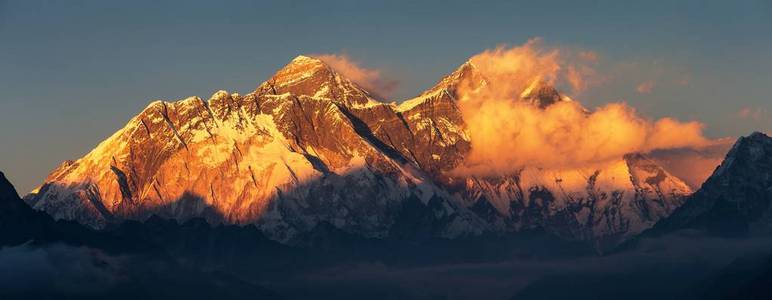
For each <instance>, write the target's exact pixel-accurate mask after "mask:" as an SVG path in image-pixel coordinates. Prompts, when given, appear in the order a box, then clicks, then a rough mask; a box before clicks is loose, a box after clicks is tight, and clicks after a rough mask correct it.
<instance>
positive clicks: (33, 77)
mask: <svg viewBox="0 0 772 300" xmlns="http://www.w3.org/2000/svg"><path fill="white" fill-rule="evenodd" d="M108 2H109V3H108ZM578 2H579V1H533V0H532V1H527V2H524V1H489V2H485V1H474V2H473V1H307V2H306V1H174V2H172V1H168V2H167V1H125V2H119V1H29V0H28V1H2V0H0V143H1V144H0V170H2V171H4V172H6V173H7V174H8V176H9V177H10V178H11V179H12V180H13V181H14V182H15V183H16V184H17V186H18V187H19V189H20V191H21V192H22V193H26V192H27V191H28V190H29V189H31V188H32V187H33V186H34V185H36V184H37V183H39V182H40V181H41V180H42V179H43V178H44V177H45V175H46V173H47V172H48V171H50V170H51V169H52V168H54V167H55V166H56V165H58V164H59V162H61V161H62V160H65V159H75V158H78V157H80V156H82V155H83V154H85V153H86V152H87V151H88V150H90V149H92V148H93V147H94V146H95V145H96V144H97V143H98V142H99V141H101V140H103V139H104V138H106V137H107V136H109V135H110V134H111V133H113V132H114V131H115V130H117V129H119V128H120V127H122V126H123V125H124V124H125V123H126V122H127V121H128V120H129V119H130V118H131V117H132V116H134V115H135V114H137V113H138V112H139V111H140V110H141V109H142V108H143V107H145V106H146V105H147V103H149V102H150V101H151V100H153V99H166V100H174V99H179V98H184V97H186V96H191V95H197V96H201V97H203V98H208V97H209V96H210V95H211V94H212V93H213V92H215V91H216V90H218V89H225V90H228V91H232V92H240V93H246V92H249V91H251V90H252V89H254V87H256V86H257V85H258V84H259V83H260V82H262V81H263V80H265V79H267V78H268V77H269V76H270V75H271V74H272V73H273V72H274V71H275V70H276V69H278V68H280V67H281V66H282V65H284V64H286V63H287V62H288V61H289V60H290V59H292V58H293V57H295V56H296V55H298V54H303V53H341V52H346V53H348V54H349V55H350V56H351V57H353V58H354V59H356V60H358V61H360V62H362V63H363V65H365V66H367V67H372V68H378V69H381V70H382V71H383V73H384V75H385V76H387V77H389V78H395V79H397V80H398V81H399V82H400V85H399V88H398V89H397V91H396V93H395V97H394V98H395V99H394V100H397V101H399V100H400V99H404V98H407V97H410V96H413V95H415V94H417V93H419V92H420V91H421V90H422V89H425V88H427V87H429V86H431V85H432V84H433V83H434V82H435V81H436V80H438V79H439V78H440V77H441V76H442V75H443V74H446V73H448V72H450V71H451V70H453V69H454V68H455V67H456V66H457V65H459V64H461V63H463V62H464V61H465V60H466V59H467V58H468V57H469V56H471V55H473V54H475V53H478V52H480V51H482V50H484V49H487V48H492V47H495V46H496V45H498V44H509V45H518V44H522V43H524V42H525V41H527V40H528V39H529V38H532V37H541V38H543V39H544V41H545V43H546V44H547V45H550V46H556V47H568V48H573V49H585V50H592V51H595V52H597V53H598V54H599V55H600V57H601V63H600V64H599V65H598V72H599V73H601V74H603V75H604V76H606V77H608V80H607V81H606V82H604V83H603V84H600V85H598V86H596V87H593V88H591V89H589V90H587V91H586V92H584V93H582V94H579V95H575V96H576V98H578V100H580V101H582V102H583V103H585V104H586V105H587V106H589V107H595V106H597V105H601V104H603V103H608V102H611V101H627V102H628V103H630V104H631V105H632V106H635V107H636V108H638V109H639V110H640V111H641V112H642V113H643V114H644V115H646V116H649V117H652V118H655V117H663V116H672V117H676V118H679V119H682V120H693V119H696V120H700V121H702V122H704V123H705V124H707V128H706V132H707V133H708V135H710V136H712V137H720V136H738V135H745V134H748V133H749V132H750V131H752V130H762V131H770V130H772V92H770V89H771V86H772V1H764V0H759V1H636V2H630V3H626V1H582V2H584V3H578ZM645 81H653V82H654V83H655V87H654V89H653V90H652V92H651V93H649V94H640V93H637V92H636V89H635V87H636V86H637V85H638V84H640V83H641V82H645ZM677 82H681V84H679V83H677ZM684 82H688V84H683V83H684ZM743 109H747V110H748V111H749V112H750V114H745V117H742V116H740V115H741V114H740V111H742V110H743Z"/></svg>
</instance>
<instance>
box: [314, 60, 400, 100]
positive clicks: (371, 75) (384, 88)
mask: <svg viewBox="0 0 772 300" xmlns="http://www.w3.org/2000/svg"><path fill="white" fill-rule="evenodd" d="M312 56H313V57H316V58H317V59H319V60H321V61H323V62H324V63H326V64H327V65H329V66H330V67H331V68H332V69H333V70H335V71H336V72H338V73H340V74H341V75H343V76H345V77H346V78H348V79H350V80H351V81H353V82H354V83H356V84H358V85H359V86H361V87H362V88H364V89H366V90H367V91H369V92H372V93H374V94H375V95H376V96H378V97H382V98H388V97H390V96H391V95H392V92H394V90H395V89H396V88H397V85H398V82H397V81H396V80H392V79H387V78H384V76H383V75H382V74H381V71H380V70H377V69H370V68H365V67H362V66H361V65H360V64H359V63H358V62H356V61H354V60H352V59H351V58H350V57H349V56H348V55H347V54H314V55H312Z"/></svg>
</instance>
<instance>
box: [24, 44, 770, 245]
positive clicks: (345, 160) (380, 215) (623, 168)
mask: <svg viewBox="0 0 772 300" xmlns="http://www.w3.org/2000/svg"><path fill="white" fill-rule="evenodd" d="M488 84H489V82H487V79H486V78H484V76H483V75H482V74H480V72H479V71H478V70H477V69H476V67H475V66H474V64H472V63H471V62H467V63H465V64H463V65H461V66H460V67H459V68H458V69H457V70H455V71H454V72H452V73H451V74H449V75H448V76H446V77H444V78H443V79H441V80H440V81H439V82H438V83H437V84H436V85H435V86H434V87H432V88H430V89H428V90H427V91H425V92H423V93H421V94H420V95H419V96H417V97H415V98H413V99H408V100H406V101H403V102H401V104H395V103H383V102H380V101H378V100H376V99H375V98H374V97H373V96H371V94H370V93H369V92H367V91H366V90H364V89H361V88H360V87H359V86H357V84H355V83H354V82H352V81H351V80H349V79H347V78H345V77H344V76H342V75H341V74H339V73H338V72H336V71H335V70H334V69H333V68H331V67H330V66H328V65H326V64H325V63H323V62H322V61H320V60H318V59H315V58H312V57H307V56H299V57H297V58H295V59H293V60H292V61H291V62H290V63H289V64H288V65H287V66H285V67H283V68H282V69H281V70H279V71H278V72H277V73H276V74H275V75H273V76H272V77H271V78H270V79H269V80H267V81H265V82H264V83H262V84H260V85H259V86H258V87H257V89H256V90H255V91H253V92H251V93H248V94H245V95H239V94H234V93H228V92H225V91H218V92H217V93H215V94H214V95H213V96H212V97H210V99H208V100H204V99H201V98H198V97H190V98H186V99H183V100H179V101H176V102H165V101H155V102H152V103H151V104H150V105H148V106H147V107H146V108H145V109H144V110H143V111H142V112H141V113H139V114H138V115H137V116H135V117H134V118H132V119H131V120H130V121H129V122H128V124H127V125H126V126H125V127H124V128H122V129H120V130H119V131H117V132H116V133H115V134H113V135H112V136H111V137H109V138H108V139H106V140H105V141H103V142H101V143H100V144H99V145H98V146H97V147H96V148H95V149H93V150H92V151H91V152H89V153H88V154H86V155H85V156H84V157H82V158H80V159H77V160H74V161H66V162H64V163H63V164H62V165H61V166H59V167H58V168H56V169H55V170H53V171H52V172H51V173H50V174H49V176H48V177H47V178H46V180H45V182H44V183H43V184H42V185H40V186H39V187H38V188H36V189H35V190H34V191H33V192H32V193H30V194H29V195H27V196H26V197H25V201H26V202H27V203H28V204H29V205H30V206H31V207H33V208H34V209H35V210H38V211H44V212H46V213H48V214H50V215H51V216H53V217H54V218H55V219H57V220H61V219H63V220H74V221H77V222H78V223H81V224H85V225H88V226H90V227H92V228H96V229H101V228H106V227H109V226H112V224H117V223H120V222H121V221H124V220H138V221H145V220H146V219H148V218H150V217H151V216H153V215H157V216H160V217H161V218H166V219H174V220H177V221H179V222H185V221H187V220H190V219H195V218H204V219H205V220H206V221H207V222H209V223H210V224H255V225H256V226H257V227H258V228H259V229H260V230H261V231H262V232H263V233H264V234H265V235H266V236H268V237H269V238H271V239H273V240H276V241H280V242H283V243H289V244H294V243H303V242H304V240H306V239H307V237H308V236H309V234H312V233H313V232H319V230H320V228H322V227H329V229H331V230H334V231H339V232H341V233H343V234H346V235H352V236H358V237H362V238H375V239H387V238H414V237H419V236H430V237H439V238H459V237H471V236H479V235H485V234H510V233H517V232H523V231H531V230H544V231H546V232H548V233H550V234H552V235H555V236H558V237H560V238H563V239H567V240H573V241H586V242H591V243H593V244H594V245H595V246H596V247H597V248H599V249H605V248H610V247H614V246H615V245H618V244H619V243H621V242H624V241H625V240H628V239H630V238H631V237H634V236H636V235H637V234H639V233H641V232H643V231H644V230H647V229H649V228H651V227H652V226H654V224H655V223H657V222H658V221H660V220H662V219H664V218H667V217H668V216H670V214H671V213H673V211H676V210H679V207H682V205H683V204H684V203H685V202H689V201H687V199H689V198H688V196H689V195H691V194H692V192H693V191H692V190H691V189H690V188H689V186H688V185H686V184H685V183H684V182H683V181H682V180H680V179H679V178H676V177H675V176H673V175H671V174H670V173H669V172H668V171H667V169H666V168H664V167H663V166H660V165H658V164H657V163H656V162H655V161H654V160H652V159H650V158H649V157H647V156H646V155H644V154H636V153H633V154H629V155H626V156H624V157H620V158H619V159H618V160H616V161H612V162H609V163H608V164H605V165H603V166H601V167H593V168H581V169H576V168H574V169H565V170H544V169H541V168H538V167H527V166H526V167H523V168H522V169H521V170H519V171H518V172H515V173H514V174H504V175H497V176H471V175H470V176H464V175H458V174H457V173H454V172H451V171H452V170H454V169H455V168H456V167H458V166H459V165H460V164H461V163H463V160H464V158H465V157H466V155H467V154H468V153H469V151H470V137H471V136H473V133H470V132H468V130H467V126H466V125H465V123H464V120H463V116H462V114H461V111H460V109H459V104H458V103H457V100H456V99H457V98H458V96H459V95H458V92H459V87H460V86H462V85H464V86H473V87H475V88H486V87H487V86H488ZM520 99H521V101H525V102H528V103H531V104H533V105H535V106H537V107H540V108H544V107H547V106H549V105H551V104H552V103H555V102H558V101H571V100H570V99H569V98H568V97H565V96H563V95H561V94H560V93H559V92H558V91H557V90H555V89H554V88H553V87H551V86H549V85H546V84H543V83H541V82H534V83H533V84H532V85H531V86H530V87H529V88H528V90H527V91H526V92H524V93H523V95H521V97H520ZM754 136H755V135H754ZM754 136H751V137H749V138H746V139H760V138H761V137H754ZM743 143H745V142H743V140H741V141H740V142H739V144H743ZM737 147H740V146H736V147H735V148H737ZM740 148H742V147H740ZM743 151H745V150H743ZM748 151H750V152H748V153H749V154H747V155H750V156H753V155H755V154H753V153H756V152H753V151H756V150H753V151H751V150H748ZM733 152H740V150H736V149H735V150H733ZM738 155H739V154H738ZM743 155H746V154H743ZM725 164H729V165H731V164H732V163H731V162H729V163H728V162H725ZM745 167H746V166H745V165H737V163H735V166H734V167H732V166H728V167H723V166H722V168H720V169H719V170H718V171H717V174H714V176H713V177H711V180H708V182H707V183H706V184H705V186H703V189H702V190H701V191H700V192H698V193H697V194H698V195H699V196H694V197H702V198H705V197H708V198H710V197H709V196H708V195H716V196H712V197H713V198H711V199H714V198H716V199H718V198H720V197H722V196H718V195H723V194H720V192H716V191H714V190H715V189H719V188H722V184H724V185H725V183H722V182H724V181H721V180H720V179H714V178H720V177H726V176H730V177H732V178H738V177H737V176H742V174H740V173H737V172H741V171H732V170H734V168H745ZM754 168H767V169H766V170H767V171H768V170H769V168H768V166H766V165H755V166H754ZM754 170H755V169H754ZM751 171H753V170H751ZM751 171H749V172H751ZM743 172H744V171H743ZM722 174H724V175H722ZM759 180H760V179H759ZM767 184H768V182H767ZM714 186H715V187H714ZM738 193H739V192H738ZM765 193H768V191H767V192H765ZM738 195H739V194H738ZM764 195H768V194H763V195H762V194H760V195H755V194H752V195H750V196H752V197H757V196H758V197H764ZM717 197H718V198H717ZM754 199H755V198H754ZM706 201H708V200H706ZM710 201H713V200H710ZM716 201H718V200H716ZM689 206H692V205H691V204H690V205H689ZM681 210H683V211H692V210H693V211H695V212H694V213H683V214H685V215H693V214H702V213H703V210H702V209H690V208H686V207H684V208H682V209H681ZM737 213H738V214H745V213H746V210H745V209H743V210H741V211H738V212H737ZM689 218H691V217H689ZM320 226H322V227H320Z"/></svg>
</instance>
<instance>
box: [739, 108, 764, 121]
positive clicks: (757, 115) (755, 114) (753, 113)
mask: <svg viewBox="0 0 772 300" xmlns="http://www.w3.org/2000/svg"><path fill="white" fill-rule="evenodd" d="M766 116H767V110H766V109H765V108H759V107H756V108H752V107H743V108H741V109H740V111H738V112H737V117H739V118H740V119H747V120H753V121H760V120H763V119H764V118H766Z"/></svg>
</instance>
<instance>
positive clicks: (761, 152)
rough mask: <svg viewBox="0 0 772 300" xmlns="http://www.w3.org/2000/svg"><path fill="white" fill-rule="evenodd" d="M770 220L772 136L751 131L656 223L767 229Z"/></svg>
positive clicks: (771, 225)
mask: <svg viewBox="0 0 772 300" xmlns="http://www.w3.org/2000/svg"><path fill="white" fill-rule="evenodd" d="M771 220H772V138H770V137H769V136H767V135H766V134H764V133H761V132H754V133H752V134H750V135H748V136H745V137H740V138H739V139H738V140H737V142H736V143H735V144H734V146H733V147H732V149H731V150H729V153H727V155H726V157H725V158H724V161H723V162H722V163H721V165H720V166H719V167H718V168H716V170H715V171H714V172H713V174H712V175H711V176H710V177H709V178H708V179H707V180H706V181H705V183H704V184H703V185H702V187H701V188H700V190H698V191H697V192H696V193H695V194H694V195H692V196H691V197H690V199H689V200H688V201H687V203H686V204H685V205H683V206H682V207H680V208H679V209H678V210H676V211H675V213H674V214H673V215H672V216H671V217H670V218H668V219H667V220H666V222H663V223H662V225H661V226H659V227H660V229H678V228H683V227H698V228H706V229H708V230H710V231H713V232H716V233H721V234H731V235H735V234H747V233H754V232H758V233H769V232H772V221H771Z"/></svg>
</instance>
